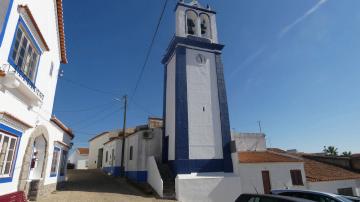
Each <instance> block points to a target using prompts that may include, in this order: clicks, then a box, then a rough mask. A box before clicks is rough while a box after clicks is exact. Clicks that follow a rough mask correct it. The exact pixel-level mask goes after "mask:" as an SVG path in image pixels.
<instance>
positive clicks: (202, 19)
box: [200, 13, 211, 38]
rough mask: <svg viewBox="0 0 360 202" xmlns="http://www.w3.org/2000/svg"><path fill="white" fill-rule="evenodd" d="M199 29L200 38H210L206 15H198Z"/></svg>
mask: <svg viewBox="0 0 360 202" xmlns="http://www.w3.org/2000/svg"><path fill="white" fill-rule="evenodd" d="M200 22H201V24H200V28H201V36H202V37H205V38H210V37H211V36H210V17H209V16H208V15H207V14H204V13H202V14H200Z"/></svg>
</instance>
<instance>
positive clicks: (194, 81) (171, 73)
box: [162, 1, 233, 175]
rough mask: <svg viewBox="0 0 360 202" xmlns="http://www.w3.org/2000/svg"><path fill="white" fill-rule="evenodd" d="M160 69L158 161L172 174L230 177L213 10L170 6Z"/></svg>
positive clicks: (191, 5)
mask: <svg viewBox="0 0 360 202" xmlns="http://www.w3.org/2000/svg"><path fill="white" fill-rule="evenodd" d="M175 12H176V34H175V36H174V38H173V39H172V41H171V43H170V45H169V47H168V49H167V52H166V54H165V56H164V58H163V60H162V62H163V64H164V65H165V90H164V91H165V96H164V100H165V101H164V120H165V130H164V136H163V160H164V162H168V163H169V164H170V166H171V168H172V170H173V172H174V174H176V175H179V174H191V173H215V172H216V173H218V172H220V173H232V172H233V164H232V159H231V151H230V142H231V137H230V125H229V113H228V104H227V97H226V90H225V81H224V72H223V64H222V62H221V51H222V49H223V48H224V45H221V44H219V42H218V35H217V27H216V12H215V11H213V10H211V9H210V7H209V6H207V7H202V6H201V5H200V4H199V3H198V2H197V1H192V2H190V3H186V2H184V1H180V2H178V3H177V6H176V8H175Z"/></svg>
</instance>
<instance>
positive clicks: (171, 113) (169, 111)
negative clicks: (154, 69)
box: [165, 56, 176, 160]
mask: <svg viewBox="0 0 360 202" xmlns="http://www.w3.org/2000/svg"><path fill="white" fill-rule="evenodd" d="M175 64H176V57H175V56H173V57H172V58H171V60H170V62H169V64H168V65H167V80H166V121H165V125H166V126H165V135H166V136H169V149H168V150H169V152H168V155H169V157H168V159H169V160H175V72H176V69H175V68H176V67H175Z"/></svg>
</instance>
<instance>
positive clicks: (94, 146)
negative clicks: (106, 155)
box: [89, 130, 119, 169]
mask: <svg viewBox="0 0 360 202" xmlns="http://www.w3.org/2000/svg"><path fill="white" fill-rule="evenodd" d="M118 132H119V130H115V131H112V132H108V133H106V134H103V135H101V136H99V137H97V138H95V139H93V140H91V141H89V169H96V168H97V161H98V152H99V149H101V148H103V147H104V143H105V142H107V141H109V139H110V137H115V136H117V134H118Z"/></svg>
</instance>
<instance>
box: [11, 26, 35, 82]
mask: <svg viewBox="0 0 360 202" xmlns="http://www.w3.org/2000/svg"><path fill="white" fill-rule="evenodd" d="M24 30H26V29H25V28H24V27H23V25H22V23H20V24H19V26H18V28H17V31H16V35H15V39H14V45H13V48H12V50H11V60H12V62H13V63H14V64H13V65H15V66H16V68H17V69H18V70H19V71H21V72H22V73H23V74H24V75H25V76H26V77H27V78H28V79H29V80H31V81H32V82H34V80H35V74H36V70H37V64H38V61H39V56H40V52H39V51H38V50H37V49H36V46H35V44H34V42H33V41H32V40H31V39H30V37H29V36H28V35H27V34H26V32H25V31H24Z"/></svg>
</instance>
